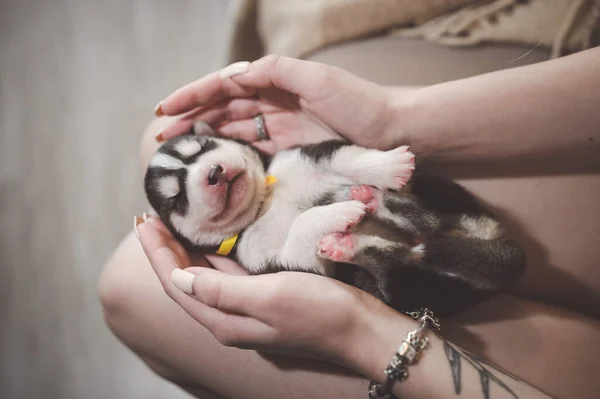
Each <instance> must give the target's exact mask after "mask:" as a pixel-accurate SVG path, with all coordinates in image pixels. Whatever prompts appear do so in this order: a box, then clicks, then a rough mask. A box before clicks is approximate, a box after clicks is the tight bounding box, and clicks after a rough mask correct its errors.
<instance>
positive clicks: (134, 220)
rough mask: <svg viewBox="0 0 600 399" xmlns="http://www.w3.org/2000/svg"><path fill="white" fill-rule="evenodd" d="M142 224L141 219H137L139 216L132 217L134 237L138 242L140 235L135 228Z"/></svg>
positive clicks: (142, 220)
mask: <svg viewBox="0 0 600 399" xmlns="http://www.w3.org/2000/svg"><path fill="white" fill-rule="evenodd" d="M142 223H144V218H143V217H139V216H134V217H133V230H134V231H135V235H136V236H137V238H138V240H139V239H140V233H139V231H138V229H137V227H138V226H139V225H140V224H142Z"/></svg>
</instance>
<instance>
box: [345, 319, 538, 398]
mask: <svg viewBox="0 0 600 399" xmlns="http://www.w3.org/2000/svg"><path fill="white" fill-rule="evenodd" d="M416 327H417V323H416V322H413V321H412V320H410V319H408V318H406V317H404V316H401V315H399V314H398V313H396V312H394V311H392V310H391V309H389V310H385V311H378V312H376V313H373V316H369V323H368V327H367V324H365V331H364V332H363V337H362V338H361V340H363V344H362V345H356V347H357V348H359V349H358V350H356V351H354V352H352V353H351V354H350V358H349V360H348V363H349V364H352V365H354V369H355V370H356V371H358V372H359V373H361V374H363V375H365V376H366V377H367V378H369V379H371V380H374V381H377V382H380V383H381V382H382V381H383V379H384V377H385V375H384V370H385V368H386V366H387V364H388V362H389V361H390V359H391V358H392V355H393V354H394V353H395V351H396V350H397V349H398V346H399V345H400V343H401V341H402V340H403V339H404V337H405V335H406V333H407V332H409V331H411V330H413V329H415V328H416ZM367 329H368V332H367ZM428 337H429V339H430V341H429V345H428V346H427V348H426V349H425V350H424V352H423V353H422V356H421V358H420V360H419V361H418V362H417V363H414V364H412V365H410V366H409V367H408V373H409V377H408V379H407V380H406V381H404V382H397V383H395V384H394V387H393V392H394V394H395V395H396V396H397V397H401V398H424V397H427V398H432V399H435V398H449V397H454V396H455V395H456V396H458V395H460V397H461V398H477V399H480V398H490V397H496V398H548V396H547V395H545V394H544V393H542V392H540V391H539V390H537V389H536V388H534V387H532V386H531V385H529V384H527V383H525V382H523V381H520V380H518V379H516V378H515V377H513V376H511V375H510V374H508V373H506V372H504V371H502V370H500V369H498V368H496V367H494V366H493V365H491V364H489V363H487V362H486V361H485V360H483V359H480V358H477V357H475V356H473V355H471V354H469V353H468V352H466V351H463V350H462V349H460V348H458V347H457V346H455V345H453V344H451V343H449V342H447V341H445V340H443V339H442V338H439V337H437V336H435V335H434V334H433V333H431V332H430V333H429V335H428Z"/></svg>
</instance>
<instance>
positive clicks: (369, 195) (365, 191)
mask: <svg viewBox="0 0 600 399" xmlns="http://www.w3.org/2000/svg"><path fill="white" fill-rule="evenodd" d="M377 194H378V190H377V189H376V188H374V187H371V186H367V185H362V186H352V187H350V192H349V193H348V199H350V200H356V201H360V202H362V203H363V204H365V205H366V206H367V213H374V212H375V211H376V210H377V207H378V205H379V200H378V196H377Z"/></svg>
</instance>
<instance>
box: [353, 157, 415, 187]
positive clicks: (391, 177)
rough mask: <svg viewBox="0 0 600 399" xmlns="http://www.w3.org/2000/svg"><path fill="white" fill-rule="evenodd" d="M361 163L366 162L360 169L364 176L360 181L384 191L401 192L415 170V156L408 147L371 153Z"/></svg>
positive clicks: (360, 177)
mask: <svg viewBox="0 0 600 399" xmlns="http://www.w3.org/2000/svg"><path fill="white" fill-rule="evenodd" d="M360 161H361V163H363V162H364V164H363V165H361V168H360V170H361V173H360V174H362V175H363V176H358V177H359V179H358V181H360V182H361V183H363V184H369V185H372V186H375V187H377V188H379V189H382V190H400V189H401V188H402V187H404V185H405V184H406V183H408V181H409V180H410V178H411V176H412V174H413V171H414V170H415V155H414V154H413V153H412V152H410V151H408V146H401V147H398V148H395V149H393V150H390V151H385V152H381V151H377V152H374V153H370V154H368V155H366V156H365V157H364V158H363V159H362V160H360Z"/></svg>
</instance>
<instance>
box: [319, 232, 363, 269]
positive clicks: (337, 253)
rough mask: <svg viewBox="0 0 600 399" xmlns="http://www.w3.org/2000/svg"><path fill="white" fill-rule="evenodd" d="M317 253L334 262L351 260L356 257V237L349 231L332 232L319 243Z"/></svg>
mask: <svg viewBox="0 0 600 399" xmlns="http://www.w3.org/2000/svg"><path fill="white" fill-rule="evenodd" d="M317 255H318V256H320V257H321V258H325V259H330V260H332V261H334V262H346V263H347V262H351V261H352V258H353V257H354V238H353V237H352V235H351V234H348V233H331V234H328V235H326V236H325V237H323V239H322V240H321V241H320V242H319V244H318V250H317Z"/></svg>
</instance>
